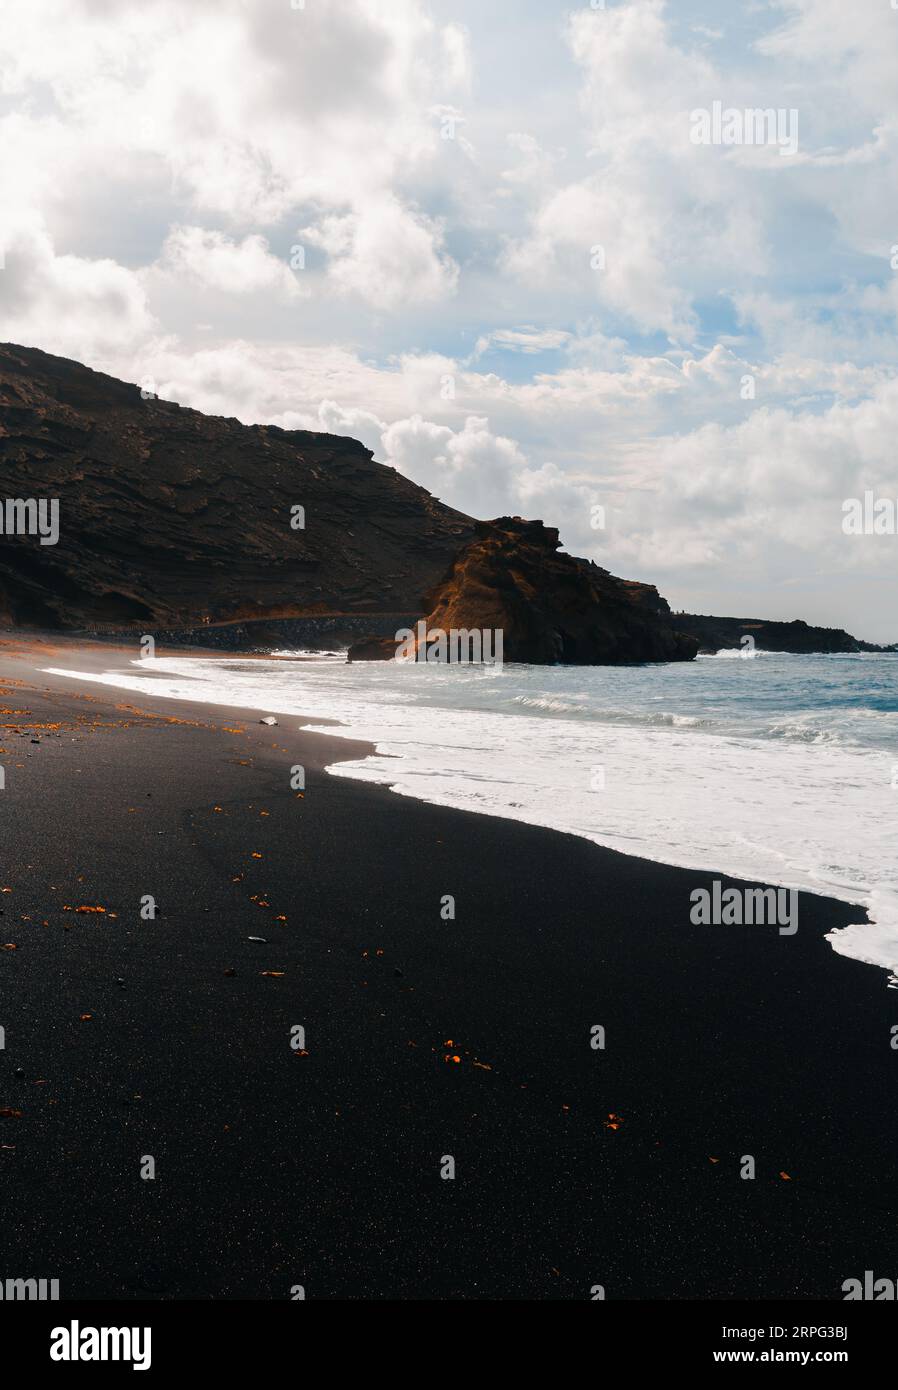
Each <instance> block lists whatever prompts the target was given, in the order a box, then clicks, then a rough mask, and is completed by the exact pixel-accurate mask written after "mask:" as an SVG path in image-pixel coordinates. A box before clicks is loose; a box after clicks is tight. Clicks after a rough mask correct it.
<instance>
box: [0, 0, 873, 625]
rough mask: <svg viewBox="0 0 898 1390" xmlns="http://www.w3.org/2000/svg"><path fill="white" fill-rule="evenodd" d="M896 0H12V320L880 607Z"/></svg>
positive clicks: (199, 389)
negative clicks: (863, 512) (725, 121)
mask: <svg viewBox="0 0 898 1390" xmlns="http://www.w3.org/2000/svg"><path fill="white" fill-rule="evenodd" d="M893 4H896V5H898V0H853V3H852V4H850V5H846V4H844V0H780V3H760V0H759V2H758V3H747V4H739V5H736V4H732V3H721V0H714V3H711V0H682V2H681V3H664V0H621V2H620V3H614V0H606V3H605V4H604V6H603V5H602V4H601V3H600V0H593V3H585V4H575V5H567V4H560V3H556V2H555V0H304V2H303V0H189V3H185V0H0V126H2V129H0V187H2V198H0V253H2V255H0V259H2V269H0V339H2V340H3V341H11V342H17V343H23V344H27V345H31V346H36V347H40V348H43V349H44V350H45V351H48V352H53V353H58V354H61V355H63V356H67V357H72V358H76V359H77V360H79V361H82V362H85V363H87V364H88V365H89V366H91V367H94V368H96V369H98V370H102V371H106V372H110V373H112V374H113V375H115V376H118V377H121V378H123V379H125V380H128V381H134V382H139V383H140V384H141V385H147V386H150V387H151V388H152V389H154V390H155V391H157V392H158V394H159V395H161V396H163V397H164V398H166V399H169V400H175V401H178V402H180V403H181V404H182V405H189V406H193V407H195V408H197V409H199V410H203V411H205V412H207V413H211V414H217V415H226V416H235V417H237V418H238V419H240V420H242V421H244V422H246V423H263V422H267V423H274V424H278V425H280V426H282V427H283V428H286V429H290V428H293V429H323V430H328V431H331V432H334V433H339V434H349V435H353V436H354V437H356V438H359V439H361V440H363V441H364V443H365V444H366V445H367V446H368V447H369V448H371V449H372V450H373V451H374V454H375V456H376V458H378V459H379V460H381V461H382V462H383V463H387V464H390V465H392V466H393V467H395V468H397V469H398V470H399V471H400V472H402V473H404V474H406V475H407V476H408V477H410V478H412V479H414V481H415V482H418V483H420V484H422V485H423V486H424V487H426V488H428V489H429V490H430V491H431V492H433V493H434V494H435V495H436V496H438V497H440V498H442V499H443V501H445V502H446V503H448V504H449V505H451V506H454V507H458V508H459V509H460V510H462V511H465V512H468V513H471V514H472V515H476V516H480V517H494V516H500V515H508V514H513V515H521V516H525V517H539V518H541V519H543V520H544V521H545V522H546V524H547V525H553V526H556V527H558V529H559V531H560V535H561V540H562V543H563V545H564V547H565V549H567V550H569V551H571V552H573V553H575V554H579V555H585V556H588V557H589V558H591V559H594V560H595V561H596V562H597V563H598V564H600V565H603V566H605V567H606V568H608V569H610V570H612V571H613V572H614V573H616V574H620V575H623V576H624V577H626V578H631V579H641V580H644V581H647V582H651V583H655V584H657V585H658V587H659V589H660V590H661V592H662V593H663V594H664V595H665V596H666V597H667V599H668V600H669V601H670V603H671V605H672V607H674V608H676V609H685V610H687V611H691V612H702V613H719V614H723V615H735V616H740V617H768V618H781V619H792V618H797V617H801V618H804V619H806V620H807V621H809V622H814V623H822V624H825V625H828V626H839V627H846V628H847V629H848V630H849V631H851V632H853V633H855V634H856V635H857V636H860V637H863V638H866V639H868V640H872V641H896V640H898V602H896V600H898V567H896V562H895V560H896V547H898V537H896V536H895V535H894V534H884V535H879V534H875V535H866V534H865V535H846V534H845V531H844V529H843V520H844V505H843V504H845V503H846V502H847V501H848V500H849V499H855V498H856V499H862V498H863V497H864V494H865V493H866V492H872V493H873V494H874V496H875V498H876V499H880V498H891V499H892V500H893V501H895V500H896V499H898V454H896V448H895V441H896V438H898V337H896V327H898V324H896V316H898V116H896V100H898V82H896V74H898V8H893ZM715 104H719V110H720V111H721V112H724V113H726V112H731V113H736V117H741V113H744V112H745V111H746V110H754V109H756V108H757V109H764V110H768V109H770V110H772V111H774V112H777V113H779V119H780V121H781V125H780V127H779V131H780V135H781V136H782V138H779V137H777V138H774V132H773V130H772V127H771V130H770V131H768V132H767V134H766V136H765V138H764V139H763V140H756V141H755V142H754V143H751V142H750V140H749V139H747V138H746V135H747V133H748V132H747V131H746V128H745V124H744V123H742V134H741V135H739V133H738V132H739V121H738V120H736V123H735V125H732V124H731V126H730V130H731V133H732V131H736V134H735V135H734V136H733V138H732V139H731V140H728V142H727V143H722V142H721V140H717V142H712V143H699V142H698V141H697V139H696V129H697V120H698V119H699V118H698V117H697V116H696V114H695V113H712V112H713V110H714V108H715ZM708 118H709V119H710V114H709V117H708ZM720 128H721V127H720V126H719V125H718V133H719V130H720ZM787 132H788V133H789V139H788V140H787V139H786V133H787ZM793 136H794V139H793V138H792V137H793ZM893 529H894V528H893Z"/></svg>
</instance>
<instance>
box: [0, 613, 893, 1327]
mask: <svg viewBox="0 0 898 1390" xmlns="http://www.w3.org/2000/svg"><path fill="white" fill-rule="evenodd" d="M129 655H130V654H129ZM123 660H124V657H123V656H121V655H118V656H117V654H116V653H115V652H114V651H112V650H108V649H107V650H106V651H104V652H100V653H99V654H98V653H96V652H94V653H86V654H81V655H79V654H78V651H77V649H76V648H75V647H74V646H73V647H72V648H71V649H70V650H67V651H65V652H64V653H63V652H61V651H55V652H54V651H51V650H50V649H48V648H41V647H37V646H34V645H31V644H29V643H28V642H23V641H21V639H10V640H9V641H8V642H7V643H6V644H4V645H3V646H2V647H0V691H2V695H0V705H2V707H3V709H4V713H3V714H2V715H0V724H2V725H3V728H2V729H0V734H2V737H0V747H2V749H3V750H4V751H3V753H2V754H0V763H2V765H3V767H4V768H5V772H6V787H5V790H4V791H2V792H0V810H2V816H3V821H2V824H3V837H2V857H0V887H2V889H3V893H2V895H0V909H2V917H0V945H2V946H4V948H6V947H7V946H12V945H14V946H15V949H3V950H0V1025H2V1027H3V1028H4V1029H5V1034H6V1045H5V1050H3V1051H0V1192H2V1238H0V1243H2V1265H3V1270H2V1272H3V1273H4V1274H8V1275H10V1276H12V1275H16V1276H19V1277H25V1276H28V1275H34V1276H38V1275H42V1276H45V1277H47V1278H58V1279H59V1280H60V1295H61V1297H62V1298H63V1299H100V1298H116V1299H126V1300H130V1299H147V1298H149V1299H254V1300H257V1299H258V1300H261V1299H289V1298H290V1297H291V1289H292V1288H293V1287H294V1286H296V1285H302V1286H303V1287H304V1289H305V1293H306V1297H307V1298H309V1299H337V1298H339V1299H374V1300H380V1299H464V1300H482V1299H528V1300H544V1299H587V1300H588V1299H589V1298H590V1297H591V1292H590V1291H591V1289H592V1287H593V1286H594V1285H602V1286H603V1287H604V1289H605V1293H606V1297H607V1298H608V1299H612V1300H613V1299H637V1298H644V1299H733V1298H746V1299H778V1298H786V1299H811V1298H822V1299H841V1298H842V1292H841V1286H842V1283H843V1282H844V1281H845V1280H846V1279H848V1278H851V1277H859V1278H862V1277H863V1272H864V1270H865V1269H873V1270H875V1271H876V1272H877V1273H878V1274H879V1275H882V1276H888V1277H895V1276H896V1275H898V1254H896V1247H895V1239H894V1234H893V1232H894V1223H895V1218H896V1209H895V1208H896V1202H895V1199H894V1195H893V1194H894V1190H895V1185H894V1172H895V1139H896V1133H895V1127H894V1121H893V1119H892V1110H891V1105H890V1102H891V1097H892V1094H893V1090H894V1085H895V1068H896V1065H898V1061H896V1056H898V1054H896V1053H895V1052H893V1051H892V1050H891V1048H890V1028H891V1026H892V1024H893V1023H894V1022H895V1021H896V995H895V993H894V992H892V991H890V990H889V989H888V988H887V977H886V975H885V973H884V972H883V971H881V970H878V969H875V968H873V967H870V966H865V965H862V964H859V963H857V962H855V961H852V960H848V959H845V958H843V957H840V956H838V955H836V954H835V953H834V952H833V950H832V949H831V947H830V945H829V944H828V943H827V942H826V941H825V940H824V933H825V932H826V931H828V930H830V929H832V928H833V927H838V926H842V925H845V924H847V923H848V922H850V921H852V920H856V917H857V909H851V908H849V907H846V906H845V905H844V904H841V903H837V902H832V901H829V900H826V899H823V898H816V897H810V896H807V895H802V897H801V900H800V925H799V930H798V933H797V935H796V936H794V937H781V936H779V935H778V934H777V931H776V929H775V928H760V927H753V928H751V927H696V926H692V925H691V924H690V921H689V894H690V892H691V891H692V890H693V889H694V888H697V887H710V885H711V881H712V879H713V878H714V877H715V874H714V865H709V866H708V872H707V873H706V874H697V873H693V872H691V871H689V872H687V871H682V870H675V869H670V868H666V867H664V866H660V865H657V864H653V863H649V862H646V861H642V860H637V859H630V858H626V857H624V856H622V855H619V854H615V853H612V852H610V851H606V850H602V849H599V848H597V847H595V846H594V845H592V844H589V843H587V842H586V841H583V840H580V839H577V838H575V837H572V836H566V835H562V834H558V833H554V832H549V831H545V830H542V829H535V828H531V827H528V826H525V825H520V824H516V823H512V822H508V821H502V820H494V819H490V818H486V817H480V816H474V815H469V814H466V813H462V812H456V811H451V810H445V809H441V808H437V807H432V806H428V805H423V804H419V803H416V802H414V801H412V800H409V799H407V798H403V797H399V796H396V795H394V794H392V793H391V792H389V791H388V790H386V789H383V788H378V787H374V786H371V785H369V784H364V783H359V782H353V781H350V780H347V779H342V778H338V777H333V776H330V775H328V774H327V773H326V772H324V771H323V768H324V766H325V765H327V764H333V763H334V762H336V761H338V760H340V759H343V758H354V757H358V756H360V754H361V753H362V751H363V750H362V748H361V746H360V745H354V744H350V743H346V742H344V741H342V740H341V741H339V742H338V741H336V740H333V739H328V738H326V737H324V736H321V735H309V734H305V733H302V732H300V731H299V728H298V726H299V724H300V723H301V721H300V720H298V719H296V718H291V717H281V718H280V724H279V727H277V728H275V729H270V728H266V727H263V726H261V725H260V724H259V722H258V721H259V717H260V716H259V712H252V711H234V710H223V709H218V708H213V707H211V706H208V705H189V704H187V703H185V702H174V701H168V700H162V699H160V700H158V701H155V702H154V701H147V700H146V699H145V698H143V697H140V698H139V699H138V698H136V697H135V698H132V697H131V696H129V695H128V694H127V692H124V691H122V692H116V691H111V690H109V689H108V688H103V687H99V686H93V685H88V684H86V683H84V682H76V681H66V680H64V679H62V678H56V677H50V676H46V675H43V674H40V672H39V668H40V667H41V666H47V665H70V666H71V665H75V664H76V663H78V664H80V665H82V666H84V664H85V663H86V662H90V661H94V662H95V663H99V664H100V665H115V664H119V663H121V662H122V661H123ZM35 739H37V740H39V741H38V742H35V741H34V740H35ZM297 763H301V764H303V765H304V767H305V768H306V776H307V785H306V791H305V794H304V796H301V797H300V796H298V795H297V794H296V793H295V792H294V791H293V790H292V789H291V786H290V769H291V767H292V766H293V765H294V764H297ZM724 881H725V882H726V883H727V884H729V883H730V882H732V881H731V880H729V879H726V880H724ZM7 890H9V891H7ZM446 894H452V895H453V896H454V898H455V900H456V904H457V915H456V920H455V921H448V922H447V921H443V920H442V919H441V913H440V903H441V899H442V897H443V896H444V895H446ZM145 895H152V896H153V897H154V898H155V900H156V902H157V903H158V909H159V910H158V915H157V917H156V920H155V921H147V920H141V916H140V906H141V899H142V898H143V897H144V896H145ZM79 907H82V908H83V907H103V908H105V912H104V913H98V912H93V913H88V912H79V911H78V908H79ZM254 936H256V937H263V938H265V941H264V943H262V942H253V941H251V940H249V938H250V937H254ZM269 972H271V973H269ZM595 1024H601V1025H603V1026H604V1028H605V1029H606V1034H607V1044H606V1048H605V1050H604V1051H593V1050H592V1048H591V1047H590V1030H591V1028H592V1026H593V1025H595ZM296 1025H301V1026H303V1027H304V1028H305V1030H306V1054H307V1055H305V1054H303V1053H301V1052H296V1051H294V1050H293V1049H292V1048H291V1029H292V1028H293V1027H294V1026H296ZM455 1058H458V1059H459V1060H458V1061H456V1060H454V1059H455ZM18 1072H21V1073H23V1074H22V1075H17V1073H18ZM7 1112H12V1113H7ZM19 1112H20V1113H19ZM612 1126H615V1127H612ZM748 1154H750V1155H753V1156H754V1159H755V1161H756V1165H757V1177H756V1178H755V1179H754V1180H753V1181H744V1180H742V1179H741V1178H740V1176H739V1173H740V1161H741V1158H742V1156H743V1155H748ZM147 1155H149V1156H152V1157H153V1158H154V1159H155V1170H156V1176H155V1179H153V1180H144V1179H142V1178H141V1165H142V1160H143V1158H144V1156H147ZM446 1155H451V1156H452V1157H453V1158H454V1160H455V1165H456V1177H455V1180H454V1181H446V1180H443V1179H442V1178H441V1176H440V1170H441V1163H442V1160H443V1157H444V1156H446Z"/></svg>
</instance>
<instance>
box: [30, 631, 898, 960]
mask: <svg viewBox="0 0 898 1390" xmlns="http://www.w3.org/2000/svg"><path fill="white" fill-rule="evenodd" d="M737 655H738V654H737ZM766 655H767V657H768V660H766V661H765V662H764V663H762V664H761V667H763V671H762V670H761V667H758V666H754V667H752V666H751V665H750V663H748V662H746V663H745V664H744V666H743V667H742V668H741V669H736V668H735V667H731V666H729V665H728V666H727V667H726V669H724V666H723V664H721V665H720V666H716V669H717V670H718V671H720V672H721V673H722V674H721V676H720V677H719V678H715V684H713V685H709V684H708V682H707V680H705V679H704V677H703V676H702V669H704V671H706V672H707V671H710V669H711V668H710V667H708V666H705V667H704V668H702V667H700V666H698V664H695V665H690V666H689V667H683V668H672V667H660V668H658V667H656V668H650V669H646V668H643V670H641V671H636V672H631V673H626V672H616V671H611V670H609V669H608V668H586V669H584V668H578V669H576V670H571V669H570V668H556V669H555V670H554V671H551V672H546V671H544V670H542V669H541V668H531V667H508V666H506V667H505V668H504V670H502V671H497V670H496V669H495V668H487V669H483V668H462V669H458V668H456V669H455V670H454V671H453V670H451V669H447V668H445V667H442V668H431V667H427V666H424V665H417V666H415V665H413V664H407V665H406V666H404V667H401V668H397V666H396V663H393V662H386V663H375V664H371V665H369V664H364V665H359V664H354V665H352V666H350V665H348V664H347V663H346V662H345V661H338V662H335V661H333V660H332V659H331V660H328V659H322V660H318V661H309V660H302V661H292V662H291V661H284V660H282V661H277V662H265V661H264V660H261V661H260V660H252V661H241V660H239V659H235V660H231V659H228V660H220V659H216V660H206V659H204V658H165V659H159V660H155V661H152V662H140V661H137V662H134V663H133V665H132V667H131V669H130V670H128V671H125V672H109V673H107V674H104V675H102V676H90V675H81V673H78V672H75V671H62V670H57V669H56V668H53V669H52V670H51V672H50V674H59V675H66V676H70V677H71V676H79V675H80V676H81V678H82V679H85V680H91V681H99V682H100V683H102V684H106V685H110V686H115V687H118V688H124V689H128V690H133V691H139V692H144V693H150V692H151V693H152V694H153V695H157V696H169V697H173V698H180V699H189V700H200V701H205V702H209V703H213V704H226V705H235V706H240V707H245V708H248V709H252V710H259V711H265V712H266V713H273V714H278V715H282V716H283V715H291V714H292V715H300V716H305V718H304V719H303V720H301V727H303V728H309V729H313V730H316V731H320V732H323V733H328V734H331V735H334V736H336V737H340V738H351V739H362V740H365V741H367V742H370V743H372V744H373V745H374V746H375V752H374V754H373V755H372V756H370V757H367V758H364V759H361V760H358V761H352V762H343V763H337V764H335V765H334V766H333V767H331V768H330V771H331V772H332V773H334V774H335V775H337V776H341V777H351V778H357V779H360V780H363V781H372V782H380V783H386V784H387V785H389V786H391V787H392V788H393V789H394V790H395V791H396V792H398V793H400V794H401V795H405V796H414V797H418V798H420V799H422V800H425V801H430V802H433V803H436V804H439V805H445V806H453V807H457V808H459V809H463V810H469V811H477V812H480V813H483V814H488V815H494V816H503V817H506V818H509V819H513V820H522V821H527V822H528V823H530V824H533V825H542V826H546V827H550V828H554V829H557V830H563V831H568V832H570V833H572V834H575V835H580V836H583V837H585V838H587V839H590V840H593V841H595V843H597V844H600V845H605V846H608V847H609V848H611V849H616V850H620V851H622V852H624V853H627V854H631V855H638V856H642V857H644V858H648V859H654V860H657V861H660V862H662V863H667V864H672V865H680V866H684V867H687V868H692V869H696V870H708V871H712V872H718V873H726V874H730V875H733V876H735V877H740V878H745V879H749V880H752V881H755V882H764V883H770V884H775V885H778V886H783V887H787V888H795V889H800V890H802V889H803V890H806V891H809V892H816V893H822V894H826V895H828V896H831V897H835V898H839V899H841V900H842V901H845V902H848V903H852V904H857V905H858V906H862V907H864V908H865V909H866V911H867V912H868V914H869V917H870V920H869V921H864V920H863V914H861V913H860V912H859V913H858V921H857V923H856V924H854V925H852V926H850V927H847V928H845V929H844V930H840V931H834V932H831V933H830V934H829V936H828V940H829V941H830V943H831V944H832V946H833V948H834V949H835V950H836V951H837V952H839V953H841V954H843V955H847V956H851V957H853V958H855V959H858V960H863V961H867V962H869V963H870V964H873V965H877V966H880V967H882V968H884V969H886V970H888V971H889V972H890V973H891V974H892V976H894V975H895V973H896V972H898V863H896V858H895V854H894V820H895V814H896V809H898V801H896V798H898V790H893V787H892V781H893V766H895V765H898V753H896V751H894V750H893V748H892V744H891V743H890V742H889V741H888V740H891V739H892V738H893V737H894V728H895V721H896V715H895V713H894V711H892V710H867V709H853V708H849V707H848V706H845V707H844V708H843V707H841V706H840V707H839V708H834V709H832V710H830V709H829V707H828V706H826V705H821V706H820V707H819V708H817V709H813V710H809V711H801V710H796V711H793V712H792V713H789V714H787V713H786V712H785V711H784V710H783V709H782V708H781V707H777V708H776V709H772V710H771V711H770V712H769V713H767V712H766V704H767V703H769V702H770V701H772V700H773V699H774V696H775V695H777V691H778V690H779V688H780V686H781V685H782V681H783V679H784V678H783V676H782V675H781V674H780V673H781V672H782V671H783V670H785V671H787V672H788V673H789V675H790V676H791V672H792V671H793V670H797V669H804V668H796V667H792V668H789V667H783V665H782V663H783V662H784V661H788V660H789V659H788V658H776V660H777V661H778V662H779V664H778V665H776V666H774V665H773V662H774V660H775V659H774V658H773V657H772V656H771V655H770V654H766ZM792 660H793V661H794V660H802V659H796V658H793V659H792ZM826 669H831V668H826ZM845 669H846V670H847V669H848V668H845ZM891 670H895V671H896V672H898V666H896V667H894V668H888V667H886V668H885V673H886V678H891V679H892V680H894V677H893V676H891V675H890V673H891ZM759 671H761V674H760V675H759V674H758V672H759ZM764 671H770V672H771V673H773V672H776V680H773V681H771V679H769V678H768V677H767V676H765V675H764ZM815 679H817V677H815ZM746 681H747V682H748V684H744V682H746ZM759 681H763V682H765V683H764V684H763V685H759V684H758V682H759ZM824 683H825V682H824ZM821 688H822V687H821ZM684 692H685V693H684ZM624 693H629V695H630V696H631V697H635V696H638V698H632V700H631V708H630V712H629V714H628V713H627V710H626V707H625V706H624V703H623V700H621V703H620V706H617V705H616V703H610V702H609V695H610V696H611V697H612V699H614V697H615V696H617V697H620V696H621V695H622V694H624ZM675 694H676V695H677V697H678V700H679V703H680V704H681V707H684V708H681V711H679V712H677V711H675V710H670V709H668V710H663V709H662V710H646V709H645V708H644V706H645V705H646V704H648V703H652V702H658V701H661V700H663V701H664V702H665V704H668V705H671V704H674V705H675V704H676V703H677V702H678V700H677V699H673V698H672V696H673V695H675ZM777 698H779V696H777ZM792 698H793V699H794V696H793V697H792ZM781 704H782V700H780V705H781ZM640 706H641V707H640ZM699 710H702V711H703V712H701V713H699V712H698V711H699ZM759 710H760V711H761V713H760V714H759V713H758V711H759ZM584 712H585V713H584ZM871 715H872V716H876V715H880V716H882V717H881V718H878V719H877V718H869V716H871ZM586 716H589V717H586ZM321 719H326V720H338V721H340V723H339V724H337V725H334V724H326V725H321V724H318V723H316V722H315V721H317V720H321ZM870 739H873V740H874V741H872V742H871V741H869V740H870ZM877 739H878V740H880V742H878V743H877V742H876V741H875V740H877ZM865 740H866V741H865ZM882 740H887V741H886V742H883V741H882ZM597 769H601V776H599V777H597V776H596V770H597ZM602 784H603V785H602ZM599 786H602V789H601V790H598V789H594V788H597V787H599ZM893 982H894V981H893Z"/></svg>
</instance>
